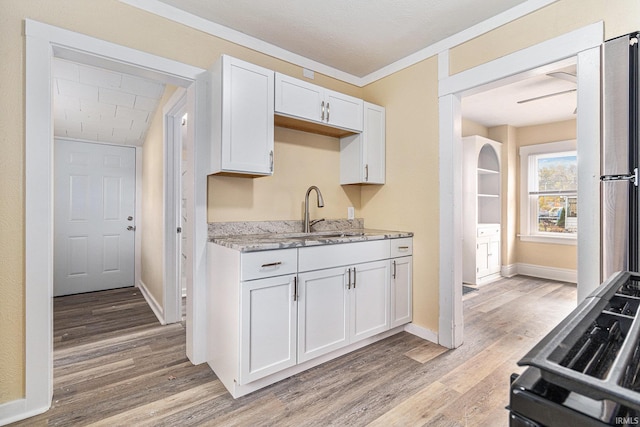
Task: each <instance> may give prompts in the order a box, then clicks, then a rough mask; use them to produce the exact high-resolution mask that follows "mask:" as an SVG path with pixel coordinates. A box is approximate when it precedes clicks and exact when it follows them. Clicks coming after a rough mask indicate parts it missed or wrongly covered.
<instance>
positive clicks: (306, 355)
mask: <svg viewBox="0 0 640 427" xmlns="http://www.w3.org/2000/svg"><path fill="white" fill-rule="evenodd" d="M346 270H347V269H346V268H343V267H339V268H330V269H326V270H319V271H312V272H309V273H302V274H300V275H299V276H298V363H301V362H305V361H307V360H311V359H313V358H314V357H318V356H321V355H323V354H326V353H329V352H330V351H333V350H335V349H338V348H340V347H344V346H345V345H347V344H348V343H349V328H348V323H349V317H348V310H349V305H348V301H347V297H348V294H347V289H346V286H347V284H346V279H345V277H346V274H345V273H346Z"/></svg>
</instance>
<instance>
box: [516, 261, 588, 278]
mask: <svg viewBox="0 0 640 427" xmlns="http://www.w3.org/2000/svg"><path fill="white" fill-rule="evenodd" d="M517 266H518V274H522V275H524V276H532V277H539V278H541V279H548V280H557V281H559V282H569V283H577V282H578V272H577V270H571V269H568V268H555V267H546V266H544V265H534V264H524V263H521V262H519V263H518V264H517Z"/></svg>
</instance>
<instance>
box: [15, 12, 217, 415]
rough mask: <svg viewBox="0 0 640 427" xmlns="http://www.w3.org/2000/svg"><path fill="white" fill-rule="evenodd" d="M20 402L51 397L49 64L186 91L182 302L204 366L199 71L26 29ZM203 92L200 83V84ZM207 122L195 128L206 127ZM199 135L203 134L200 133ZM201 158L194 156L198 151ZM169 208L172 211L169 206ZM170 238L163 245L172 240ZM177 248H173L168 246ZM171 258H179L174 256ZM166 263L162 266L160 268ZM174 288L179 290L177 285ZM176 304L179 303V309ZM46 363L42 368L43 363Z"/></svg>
mask: <svg viewBox="0 0 640 427" xmlns="http://www.w3.org/2000/svg"><path fill="white" fill-rule="evenodd" d="M25 34H26V61H25V70H26V71H25V82H26V96H25V122H26V137H25V147H26V148H25V159H26V163H25V177H26V178H25V187H26V191H25V212H26V213H25V223H26V226H25V247H26V257H25V283H26V286H25V321H26V326H25V331H26V333H25V337H26V339H25V371H26V375H25V399H24V402H22V403H21V412H25V411H26V412H30V413H34V414H35V413H39V412H44V411H46V410H47V409H48V408H49V406H50V404H51V397H52V395H53V366H52V364H53V363H52V362H53V337H52V332H53V327H52V322H53V316H52V304H51V301H52V298H53V227H52V223H53V221H52V218H53V211H54V209H53V188H52V186H47V185H42V183H47V182H49V183H50V182H52V181H53V170H52V156H53V150H52V144H53V139H54V136H53V132H52V130H53V124H52V117H53V111H52V93H51V82H52V79H53V76H52V73H51V62H52V60H53V58H62V59H66V60H70V61H75V62H78V63H85V64H87V65H91V66H94V67H98V68H105V69H108V70H111V71H117V72H122V73H128V74H131V75H135V76H138V77H144V78H152V79H155V80H158V81H161V82H165V83H169V84H172V85H175V86H178V87H183V88H186V89H187V90H186V92H187V109H188V111H189V113H190V116H191V117H193V123H194V126H190V127H189V128H190V129H189V134H190V138H189V139H190V140H191V141H192V142H193V143H192V147H193V148H192V150H191V153H192V154H191V155H190V159H191V161H192V162H193V177H194V179H193V185H192V187H193V193H194V197H193V199H192V200H191V201H190V202H189V206H188V209H190V210H191V212H193V215H191V218H193V220H192V221H191V223H190V227H192V228H194V231H193V232H191V236H193V242H192V245H193V246H194V249H193V250H194V254H195V255H196V256H194V257H193V258H192V259H191V260H190V261H189V267H188V268H189V269H190V270H193V278H194V280H193V283H187V287H188V288H190V289H189V292H188V298H187V322H186V329H187V356H188V357H189V359H190V360H191V361H192V363H194V364H198V363H202V362H204V360H205V357H204V354H205V352H204V349H205V348H206V343H205V342H203V341H204V340H203V339H200V337H201V335H202V330H203V326H202V325H203V323H204V316H203V307H202V306H200V305H199V304H198V303H197V302H196V301H201V300H203V299H204V298H203V297H202V296H200V295H194V293H195V294H198V293H202V292H203V291H204V284H203V278H204V277H205V271H204V265H203V263H200V262H197V261H196V258H197V259H203V258H204V253H205V249H206V229H207V224H206V170H207V163H206V161H207V159H208V155H207V153H208V149H207V146H206V143H205V141H199V140H196V139H195V135H197V134H198V133H196V132H195V131H194V130H193V129H192V128H195V127H196V126H197V125H198V123H200V120H199V119H198V114H202V113H199V112H200V111H202V112H204V110H205V108H204V105H205V104H204V101H205V100H204V99H202V98H199V96H197V93H202V92H203V91H202V90H196V85H197V84H198V83H196V80H197V78H198V76H200V75H202V73H203V72H204V70H203V69H200V68H197V67H193V66H190V65H186V64H182V63H179V62H176V61H172V60H169V59H166V58H162V57H158V56H154V55H151V54H148V53H144V52H140V51H136V50H134V49H130V48H126V47H123V46H119V45H116V44H112V43H109V42H105V41H103V40H98V39H95V38H92V37H89V36H85V35H82V34H78V33H74V32H71V31H68V30H64V29H60V28H56V27H53V26H50V25H47V24H42V23H38V22H35V21H31V20H26V22H25ZM199 84H200V85H203V84H204V83H199ZM205 124H206V122H203V123H202V124H200V126H201V127H204V126H205ZM202 134H204V132H203V133H202ZM196 151H198V156H196V155H195V152H196ZM167 205H168V206H170V207H172V209H173V207H174V206H175V205H176V203H174V202H168V203H167ZM196 207H197V208H196ZM171 228H172V229H173V233H172V234H171V235H167V236H166V237H167V240H171V241H175V240H176V239H177V233H176V232H175V230H176V227H175V224H173V225H172V226H171ZM169 246H171V247H175V245H173V244H172V245H169ZM172 259H176V260H177V259H178V257H173V258H172ZM164 264H165V265H166V264H167V263H166V262H165V263H164ZM174 287H175V288H177V286H174ZM178 305H179V304H178ZM43 360H45V361H46V363H43Z"/></svg>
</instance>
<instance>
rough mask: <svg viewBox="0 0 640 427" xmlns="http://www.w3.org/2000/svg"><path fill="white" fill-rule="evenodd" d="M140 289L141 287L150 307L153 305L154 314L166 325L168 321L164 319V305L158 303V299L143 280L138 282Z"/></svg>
mask: <svg viewBox="0 0 640 427" xmlns="http://www.w3.org/2000/svg"><path fill="white" fill-rule="evenodd" d="M138 289H140V292H141V293H142V296H143V297H144V299H145V300H147V304H149V307H151V310H152V311H153V314H155V315H156V317H157V318H158V320H159V321H160V324H161V325H166V324H167V322H165V320H164V310H163V309H162V306H161V305H160V304H158V301H156V299H155V298H154V297H153V295H152V294H151V292H149V289H148V288H147V285H145V284H144V282H143V281H142V280H140V281H139V282H138Z"/></svg>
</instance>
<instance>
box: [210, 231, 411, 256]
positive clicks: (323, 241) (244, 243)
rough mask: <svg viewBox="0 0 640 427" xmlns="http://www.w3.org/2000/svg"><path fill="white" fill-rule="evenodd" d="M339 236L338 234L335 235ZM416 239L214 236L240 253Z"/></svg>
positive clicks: (350, 234) (372, 234)
mask: <svg viewBox="0 0 640 427" xmlns="http://www.w3.org/2000/svg"><path fill="white" fill-rule="evenodd" d="M336 234H339V235H337V236H336ZM403 237H413V233H412V232H408V231H390V230H373V229H367V228H362V229H348V230H340V231H339V232H338V231H334V232H317V233H309V234H304V233H267V234H240V235H231V236H212V237H210V238H209V242H210V243H215V244H217V245H221V246H224V247H227V248H230V249H235V250H237V251H240V252H255V251H266V250H273V249H290V248H304V247H310V246H320V245H334V244H340V243H352V242H366V241H371V240H384V239H399V238H403Z"/></svg>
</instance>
